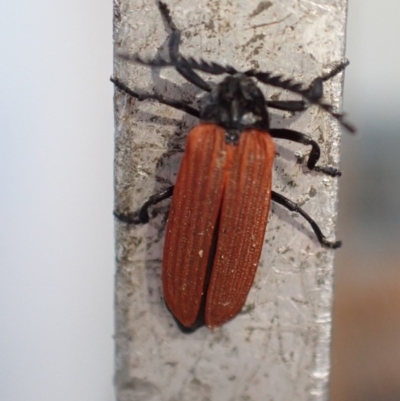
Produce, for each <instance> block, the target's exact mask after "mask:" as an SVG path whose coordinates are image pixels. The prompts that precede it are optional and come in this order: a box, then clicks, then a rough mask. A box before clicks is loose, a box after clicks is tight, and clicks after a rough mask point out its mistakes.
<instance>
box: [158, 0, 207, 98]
mask: <svg viewBox="0 0 400 401" xmlns="http://www.w3.org/2000/svg"><path fill="white" fill-rule="evenodd" d="M157 5H158V9H159V10H160V13H161V15H162V17H163V18H164V20H165V22H166V24H167V26H168V28H169V29H170V30H171V34H170V37H169V41H168V52H169V57H170V58H171V61H177V62H178V61H179V59H180V54H179V44H180V41H181V32H180V30H179V29H178V27H177V26H176V25H175V23H174V21H173V20H172V17H171V13H170V11H169V8H168V6H167V5H166V4H165V3H163V2H162V1H158V2H157ZM175 68H176V70H177V71H178V72H179V73H180V74H181V75H182V76H183V77H184V78H185V79H186V80H187V81H189V82H190V83H192V84H193V85H195V86H197V87H198V88H200V89H203V90H205V91H207V92H210V90H211V87H210V85H208V83H207V82H206V81H204V79H203V78H201V77H200V75H198V74H196V73H195V72H194V71H193V70H192V69H191V68H185V67H181V66H176V67H175Z"/></svg>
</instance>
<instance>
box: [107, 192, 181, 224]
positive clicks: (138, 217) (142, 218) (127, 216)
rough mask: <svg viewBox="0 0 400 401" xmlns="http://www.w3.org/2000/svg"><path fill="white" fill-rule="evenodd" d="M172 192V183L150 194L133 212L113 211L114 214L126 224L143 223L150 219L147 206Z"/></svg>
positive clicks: (170, 194)
mask: <svg viewBox="0 0 400 401" xmlns="http://www.w3.org/2000/svg"><path fill="white" fill-rule="evenodd" d="M173 192H174V185H171V186H170V187H168V188H167V189H163V190H162V191H160V192H157V193H156V194H154V195H152V196H150V198H149V199H147V201H146V202H145V203H144V204H143V206H142V207H141V208H140V209H139V210H136V211H135V212H133V213H118V212H114V216H115V217H116V218H117V219H118V220H119V221H122V222H123V223H127V224H145V223H148V222H149V220H150V217H149V207H150V206H153V205H156V204H157V203H159V202H161V201H163V200H164V199H168V198H170V197H171V196H172V194H173Z"/></svg>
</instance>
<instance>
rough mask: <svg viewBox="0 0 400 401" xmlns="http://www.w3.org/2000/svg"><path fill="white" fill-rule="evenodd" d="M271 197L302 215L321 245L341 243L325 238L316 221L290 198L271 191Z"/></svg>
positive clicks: (337, 244)
mask: <svg viewBox="0 0 400 401" xmlns="http://www.w3.org/2000/svg"><path fill="white" fill-rule="evenodd" d="M271 199H272V200H273V201H274V202H276V203H279V204H280V205H282V206H284V207H285V208H286V209H288V210H290V211H291V212H296V213H299V214H300V215H301V216H303V217H304V218H305V219H306V220H307V221H308V222H309V223H310V225H311V228H312V229H313V231H314V233H315V235H316V236H317V238H318V241H319V243H320V244H321V245H323V246H326V247H327V248H331V249H336V248H339V247H340V246H341V245H342V242H341V241H335V242H330V241H328V240H327V239H326V237H325V236H324V235H323V234H322V231H321V229H320V228H319V227H318V225H317V223H316V222H315V221H314V220H313V219H312V218H311V217H310V216H309V215H308V214H307V213H306V212H305V211H304V210H303V209H302V208H301V207H299V206H298V205H297V204H296V203H294V202H292V201H291V200H290V199H288V198H286V197H284V196H283V195H281V194H278V193H277V192H274V191H272V196H271Z"/></svg>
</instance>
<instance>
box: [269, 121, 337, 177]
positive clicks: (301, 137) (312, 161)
mask: <svg viewBox="0 0 400 401" xmlns="http://www.w3.org/2000/svg"><path fill="white" fill-rule="evenodd" d="M269 133H270V134H271V136H272V137H273V138H279V139H287V140H289V141H293V142H298V143H302V144H303V145H311V152H310V154H309V156H308V160H307V167H308V168H309V169H310V170H314V171H319V172H321V173H324V174H327V175H330V176H331V177H340V176H341V175H342V173H341V172H340V171H339V170H338V169H336V168H334V167H329V166H316V164H317V161H318V160H319V157H320V155H321V151H320V148H319V145H318V143H317V142H315V141H314V140H313V139H311V138H310V137H309V136H308V135H305V134H302V133H301V132H297V131H293V130H291V129H278V128H277V129H270V130H269Z"/></svg>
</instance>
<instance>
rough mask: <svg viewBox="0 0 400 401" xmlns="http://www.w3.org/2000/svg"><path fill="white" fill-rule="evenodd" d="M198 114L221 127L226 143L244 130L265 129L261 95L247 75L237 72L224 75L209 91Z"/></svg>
mask: <svg viewBox="0 0 400 401" xmlns="http://www.w3.org/2000/svg"><path fill="white" fill-rule="evenodd" d="M200 116H201V119H202V120H203V121H207V122H210V123H214V124H218V125H220V126H222V127H224V128H225V129H226V130H227V134H226V140H227V142H229V143H236V142H237V141H238V138H239V135H240V132H241V131H243V130H245V129H248V128H257V129H261V130H263V131H267V130H268V129H269V118H268V111H267V104H266V100H265V98H264V95H263V94H262V92H261V90H260V89H259V88H258V87H257V85H256V84H255V83H254V81H253V80H252V79H251V78H249V77H246V76H245V75H244V74H241V73H237V74H234V75H231V76H227V77H226V78H225V79H224V80H223V81H222V82H221V83H219V84H218V85H216V86H215V87H214V88H213V89H212V90H211V92H210V95H209V97H208V98H207V100H206V103H205V105H204V106H203V108H202V110H201V112H200Z"/></svg>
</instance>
